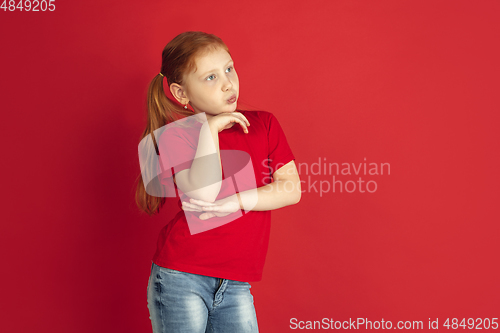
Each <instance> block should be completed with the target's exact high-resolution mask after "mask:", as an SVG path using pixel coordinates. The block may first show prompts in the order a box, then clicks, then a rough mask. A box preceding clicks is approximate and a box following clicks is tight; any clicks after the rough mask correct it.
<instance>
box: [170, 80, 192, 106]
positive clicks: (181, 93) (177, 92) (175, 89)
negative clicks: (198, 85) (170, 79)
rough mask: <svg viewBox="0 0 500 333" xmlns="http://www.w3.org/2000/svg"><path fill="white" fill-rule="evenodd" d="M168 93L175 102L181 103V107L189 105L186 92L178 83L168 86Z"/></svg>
mask: <svg viewBox="0 0 500 333" xmlns="http://www.w3.org/2000/svg"><path fill="white" fill-rule="evenodd" d="M170 93H171V94H172V96H174V98H175V99H176V100H177V102H179V103H181V104H182V105H186V104H188V103H189V98H188V97H187V95H186V90H185V89H184V88H183V87H182V86H181V85H180V84H178V83H172V84H171V85H170Z"/></svg>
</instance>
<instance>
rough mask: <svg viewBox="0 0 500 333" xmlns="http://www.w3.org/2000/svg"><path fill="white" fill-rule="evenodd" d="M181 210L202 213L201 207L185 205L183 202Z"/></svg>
mask: <svg viewBox="0 0 500 333" xmlns="http://www.w3.org/2000/svg"><path fill="white" fill-rule="evenodd" d="M182 209H186V210H189V211H194V212H201V211H202V207H200V206H197V205H193V204H190V203H187V202H185V201H183V202H182Z"/></svg>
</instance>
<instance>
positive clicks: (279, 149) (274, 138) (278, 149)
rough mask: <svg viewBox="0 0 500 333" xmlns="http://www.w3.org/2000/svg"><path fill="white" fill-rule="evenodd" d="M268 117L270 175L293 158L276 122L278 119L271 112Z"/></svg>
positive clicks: (283, 134) (281, 130)
mask: <svg viewBox="0 0 500 333" xmlns="http://www.w3.org/2000/svg"><path fill="white" fill-rule="evenodd" d="M268 114H269V119H268V126H267V128H268V136H267V137H268V142H269V154H268V158H269V167H270V171H271V175H272V174H273V173H274V172H276V170H278V169H279V168H281V167H282V166H284V165H285V164H287V163H288V162H290V161H292V160H294V159H295V157H294V155H293V153H292V150H291V149H290V146H289V145H288V141H287V140H286V136H285V133H284V132H283V129H282V128H281V125H280V124H279V122H278V119H276V117H275V116H274V115H273V114H272V113H270V112H269V113H268Z"/></svg>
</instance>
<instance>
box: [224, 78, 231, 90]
mask: <svg viewBox="0 0 500 333" xmlns="http://www.w3.org/2000/svg"><path fill="white" fill-rule="evenodd" d="M225 78H226V80H225V81H224V83H223V84H222V91H228V90H229V89H231V88H232V87H233V83H232V82H231V80H230V79H229V78H228V77H227V76H226V77H225Z"/></svg>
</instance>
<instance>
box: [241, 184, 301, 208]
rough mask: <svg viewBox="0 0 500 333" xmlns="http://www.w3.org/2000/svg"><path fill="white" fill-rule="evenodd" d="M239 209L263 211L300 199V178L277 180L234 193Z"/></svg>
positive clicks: (296, 201)
mask: <svg viewBox="0 0 500 333" xmlns="http://www.w3.org/2000/svg"><path fill="white" fill-rule="evenodd" d="M235 197H236V198H237V199H238V200H239V205H240V209H242V210H243V209H244V210H255V211H264V210H272V209H278V208H282V207H286V206H289V205H294V204H296V203H298V202H299V201H300V197H301V188H300V180H298V181H291V180H277V181H274V182H272V183H270V184H267V185H264V186H261V187H259V188H257V189H253V190H248V191H243V192H240V193H237V194H235Z"/></svg>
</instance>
